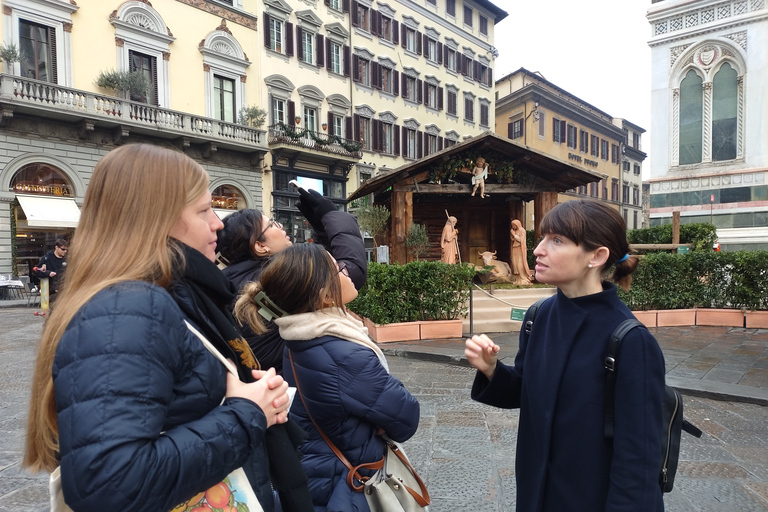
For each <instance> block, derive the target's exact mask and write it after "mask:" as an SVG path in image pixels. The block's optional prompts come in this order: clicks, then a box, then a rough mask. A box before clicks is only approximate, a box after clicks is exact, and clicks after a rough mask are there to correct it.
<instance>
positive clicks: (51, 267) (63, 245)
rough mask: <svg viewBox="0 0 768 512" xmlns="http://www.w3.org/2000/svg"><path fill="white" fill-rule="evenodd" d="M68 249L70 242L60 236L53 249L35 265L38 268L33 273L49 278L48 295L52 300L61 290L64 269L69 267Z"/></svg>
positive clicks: (38, 277)
mask: <svg viewBox="0 0 768 512" xmlns="http://www.w3.org/2000/svg"><path fill="white" fill-rule="evenodd" d="M67 251H69V243H67V241H66V240H64V239H63V238H59V239H58V240H56V244H55V246H54V247H53V250H52V251H48V252H47V253H45V255H43V257H42V258H40V262H39V263H38V264H37V267H35V269H36V270H33V274H34V276H35V277H36V278H37V279H38V280H39V279H41V278H44V277H47V278H48V295H49V297H50V300H51V301H53V299H54V298H55V297H56V293H57V292H58V291H59V285H60V283H61V279H62V278H63V277H64V270H65V269H66V268H67V261H66V256H67ZM38 282H39V281H38Z"/></svg>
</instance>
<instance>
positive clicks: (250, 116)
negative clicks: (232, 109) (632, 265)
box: [237, 106, 267, 128]
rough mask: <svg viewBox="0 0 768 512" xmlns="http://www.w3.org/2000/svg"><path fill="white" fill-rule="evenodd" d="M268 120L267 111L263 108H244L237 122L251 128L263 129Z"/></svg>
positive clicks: (239, 113) (238, 114)
mask: <svg viewBox="0 0 768 512" xmlns="http://www.w3.org/2000/svg"><path fill="white" fill-rule="evenodd" d="M266 120H267V111H266V110H264V109H263V108H259V107H255V106H251V107H243V108H241V109H240V111H239V112H238V113H237V122H238V124H242V125H243V126H250V127H251V128H261V127H262V126H264V121H266Z"/></svg>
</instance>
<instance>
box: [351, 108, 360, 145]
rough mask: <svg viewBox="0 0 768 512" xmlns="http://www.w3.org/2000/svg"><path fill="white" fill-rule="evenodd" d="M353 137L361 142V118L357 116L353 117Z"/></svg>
mask: <svg viewBox="0 0 768 512" xmlns="http://www.w3.org/2000/svg"><path fill="white" fill-rule="evenodd" d="M352 136H353V137H354V140H356V141H358V142H360V116H359V115H357V114H354V115H353V116H352Z"/></svg>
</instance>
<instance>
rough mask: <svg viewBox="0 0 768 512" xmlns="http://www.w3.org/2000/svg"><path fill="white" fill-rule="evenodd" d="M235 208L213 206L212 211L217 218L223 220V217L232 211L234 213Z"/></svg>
mask: <svg viewBox="0 0 768 512" xmlns="http://www.w3.org/2000/svg"><path fill="white" fill-rule="evenodd" d="M236 211H237V210H226V209H224V208H214V209H213V212H214V213H215V214H216V215H217V216H218V217H219V219H221V220H224V217H229V216H230V215H232V214H233V213H235V212H236Z"/></svg>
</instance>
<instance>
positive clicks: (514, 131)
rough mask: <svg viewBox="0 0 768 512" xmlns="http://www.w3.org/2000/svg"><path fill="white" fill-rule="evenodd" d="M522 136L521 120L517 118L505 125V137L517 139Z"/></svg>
mask: <svg viewBox="0 0 768 512" xmlns="http://www.w3.org/2000/svg"><path fill="white" fill-rule="evenodd" d="M522 136H523V120H522V119H518V120H517V121H512V122H511V123H509V125H508V126H507V137H509V138H510V139H519V138H520V137H522Z"/></svg>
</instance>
